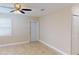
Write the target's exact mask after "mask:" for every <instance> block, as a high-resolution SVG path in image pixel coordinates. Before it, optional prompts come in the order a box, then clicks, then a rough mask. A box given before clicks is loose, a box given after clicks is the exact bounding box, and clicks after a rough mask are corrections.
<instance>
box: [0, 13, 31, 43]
mask: <svg viewBox="0 0 79 59" xmlns="http://www.w3.org/2000/svg"><path fill="white" fill-rule="evenodd" d="M0 18H3V19H4V18H5V19H6V20H7V19H11V21H12V28H11V30H12V35H11V36H0V44H9V43H16V42H24V41H28V40H29V39H28V28H29V27H28V25H29V21H28V20H30V18H29V17H26V16H25V15H15V14H2V13H1V14H0Z"/></svg>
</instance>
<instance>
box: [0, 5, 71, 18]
mask: <svg viewBox="0 0 79 59" xmlns="http://www.w3.org/2000/svg"><path fill="white" fill-rule="evenodd" d="M21 5H22V8H31V9H32V11H30V12H29V11H26V15H28V16H37V17H40V16H43V15H46V14H48V13H49V12H54V11H57V10H59V9H61V8H63V7H66V6H71V5H72V4H68V3H63V4H62V3H21ZM0 6H3V7H11V8H14V4H13V3H0ZM3 7H0V13H10V11H11V10H13V9H10V8H3ZM41 9H44V11H41Z"/></svg>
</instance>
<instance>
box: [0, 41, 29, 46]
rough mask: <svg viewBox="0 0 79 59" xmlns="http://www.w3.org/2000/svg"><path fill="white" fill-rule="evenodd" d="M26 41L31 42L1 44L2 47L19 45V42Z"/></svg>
mask: <svg viewBox="0 0 79 59" xmlns="http://www.w3.org/2000/svg"><path fill="white" fill-rule="evenodd" d="M25 43H29V42H28V41H23V42H15V43H8V44H2V45H0V47H6V46H12V45H19V44H25Z"/></svg>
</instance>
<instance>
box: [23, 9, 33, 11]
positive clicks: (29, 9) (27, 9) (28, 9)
mask: <svg viewBox="0 0 79 59" xmlns="http://www.w3.org/2000/svg"><path fill="white" fill-rule="evenodd" d="M22 10H24V11H32V10H31V9H22Z"/></svg>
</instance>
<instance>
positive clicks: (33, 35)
mask: <svg viewBox="0 0 79 59" xmlns="http://www.w3.org/2000/svg"><path fill="white" fill-rule="evenodd" d="M38 40H39V21H31V22H30V41H31V42H32V41H38Z"/></svg>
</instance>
